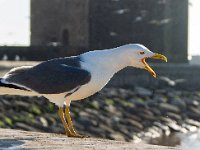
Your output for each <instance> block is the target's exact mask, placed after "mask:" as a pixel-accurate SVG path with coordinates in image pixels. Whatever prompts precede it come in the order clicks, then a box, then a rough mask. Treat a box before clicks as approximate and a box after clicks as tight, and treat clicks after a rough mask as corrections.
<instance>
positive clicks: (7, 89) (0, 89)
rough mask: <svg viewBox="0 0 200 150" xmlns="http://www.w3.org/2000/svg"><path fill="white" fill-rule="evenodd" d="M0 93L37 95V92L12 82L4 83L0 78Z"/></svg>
mask: <svg viewBox="0 0 200 150" xmlns="http://www.w3.org/2000/svg"><path fill="white" fill-rule="evenodd" d="M0 95H23V96H37V93H35V92H32V91H30V90H28V89H25V88H23V87H20V86H17V85H14V84H9V83H5V82H3V80H2V78H0Z"/></svg>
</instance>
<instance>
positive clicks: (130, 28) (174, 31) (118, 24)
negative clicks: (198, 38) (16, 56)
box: [31, 0, 188, 63]
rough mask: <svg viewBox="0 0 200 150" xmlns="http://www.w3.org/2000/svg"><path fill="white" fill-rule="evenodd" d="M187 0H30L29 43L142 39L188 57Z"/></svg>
mask: <svg viewBox="0 0 200 150" xmlns="http://www.w3.org/2000/svg"><path fill="white" fill-rule="evenodd" d="M187 38H188V0H140V1H138V0H101V1H100V0H73V1H72V0H40V1H38V0H31V45H33V46H35V45H37V46H38V45H40V46H41V45H43V46H44V45H64V46H72V47H76V46H77V47H83V48H85V49H105V48H111V47H116V46H119V45H123V44H127V43H141V44H144V45H145V46H147V47H148V48H150V49H151V50H153V51H157V52H160V53H163V54H165V55H166V56H168V59H169V62H173V63H185V62H187Z"/></svg>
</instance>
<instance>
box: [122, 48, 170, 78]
mask: <svg viewBox="0 0 200 150" xmlns="http://www.w3.org/2000/svg"><path fill="white" fill-rule="evenodd" d="M124 48H125V50H124V52H125V55H126V59H128V60H129V64H130V66H132V67H136V68H141V69H145V70H147V71H149V72H150V73H151V75H152V76H153V77H156V73H155V72H154V71H153V69H152V68H151V67H150V66H149V65H148V64H147V62H146V59H147V58H153V59H161V60H164V61H166V62H167V58H166V57H165V56H164V55H161V54H158V53H154V52H152V51H150V50H149V49H148V48H146V47H145V46H144V45H141V44H128V45H125V46H124Z"/></svg>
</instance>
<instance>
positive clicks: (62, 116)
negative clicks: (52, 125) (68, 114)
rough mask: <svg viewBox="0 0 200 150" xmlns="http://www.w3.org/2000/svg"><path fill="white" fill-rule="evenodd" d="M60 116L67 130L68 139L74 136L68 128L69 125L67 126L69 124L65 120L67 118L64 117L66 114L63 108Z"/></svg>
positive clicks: (59, 112)
mask: <svg viewBox="0 0 200 150" xmlns="http://www.w3.org/2000/svg"><path fill="white" fill-rule="evenodd" d="M58 115H59V117H60V119H61V121H62V124H63V126H64V128H65V132H66V135H67V136H68V137H71V136H73V133H72V132H71V131H70V129H69V127H68V124H67V122H66V120H65V116H64V112H63V108H62V107H59V110H58Z"/></svg>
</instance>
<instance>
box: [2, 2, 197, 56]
mask: <svg viewBox="0 0 200 150" xmlns="http://www.w3.org/2000/svg"><path fill="white" fill-rule="evenodd" d="M199 14H200V0H190V6H189V47H188V48H189V54H190V55H200V48H199V43H200V37H199V35H200V17H199ZM29 19H30V0H0V45H24V46H27V45H29V44H30V22H29Z"/></svg>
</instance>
